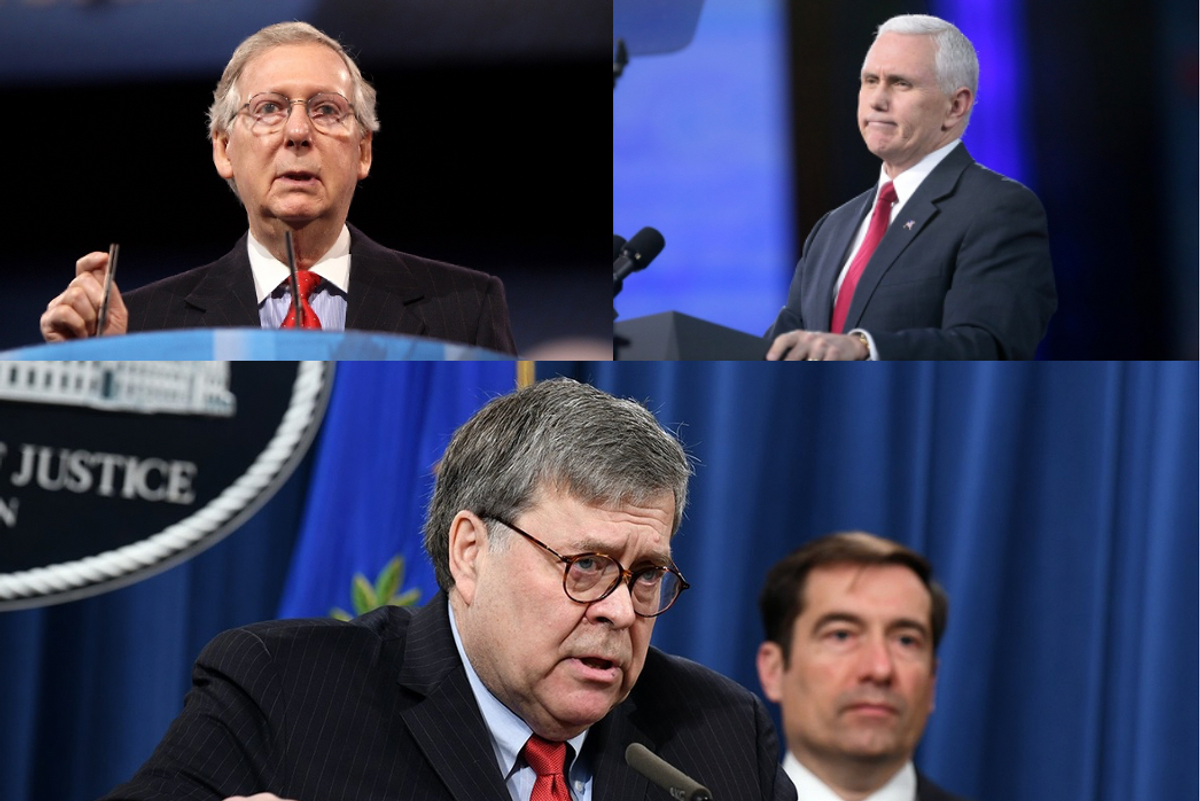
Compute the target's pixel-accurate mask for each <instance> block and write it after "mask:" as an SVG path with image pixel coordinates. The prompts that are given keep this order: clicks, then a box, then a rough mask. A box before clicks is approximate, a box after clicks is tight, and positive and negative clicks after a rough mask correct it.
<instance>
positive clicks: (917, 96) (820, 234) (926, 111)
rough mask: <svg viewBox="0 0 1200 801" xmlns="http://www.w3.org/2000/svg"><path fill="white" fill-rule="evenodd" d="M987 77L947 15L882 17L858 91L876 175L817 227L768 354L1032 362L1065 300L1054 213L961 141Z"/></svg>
mask: <svg viewBox="0 0 1200 801" xmlns="http://www.w3.org/2000/svg"><path fill="white" fill-rule="evenodd" d="M978 80H979V62H978V60H977V58H976V55H975V48H974V47H973V46H972V45H971V43H970V42H969V41H968V40H967V38H966V37H965V36H963V34H962V33H961V32H960V31H959V30H958V28H956V27H955V26H954V25H951V24H950V23H949V22H945V21H944V20H940V19H937V18H936V17H929V16H924V15H906V16H900V17H894V18H893V19H891V20H888V21H887V22H886V23H884V24H883V25H881V26H880V28H879V32H878V35H877V37H876V39H875V43H874V44H873V45H872V46H871V49H870V50H869V51H868V52H867V57H866V59H865V60H864V62H863V68H862V75H861V83H860V87H859V93H858V125H859V131H860V133H861V134H862V137H863V140H864V141H865V142H866V145H867V149H868V150H870V151H871V152H872V153H874V154H875V155H876V156H878V157H879V158H880V159H881V160H882V162H883V164H882V168H881V170H880V178H879V181H878V183H877V185H876V186H875V187H872V188H871V189H870V190H868V191H867V192H866V193H864V194H862V195H860V196H859V197H857V198H855V199H854V200H852V201H850V202H849V203H847V204H845V205H844V206H842V207H840V208H838V209H836V210H834V211H832V212H830V213H829V214H826V215H825V216H824V217H823V218H822V219H821V220H820V222H818V223H817V225H816V227H815V228H814V229H813V231H812V233H811V234H809V237H808V240H807V241H806V242H805V244H804V251H803V255H802V256H801V258H800V263H799V264H798V265H797V266H796V272H795V274H794V276H793V278H792V285H791V288H790V289H789V290H788V299H787V305H785V306H784V307H783V309H782V310H781V311H780V312H779V316H778V317H777V318H776V320H775V323H774V324H773V325H772V326H771V328H770V329H769V330H768V332H767V338H768V339H769V340H771V341H772V344H771V348H770V350H769V351H768V352H767V358H768V359H771V360H776V359H786V360H808V361H838V360H854V359H1032V358H1033V356H1034V352H1035V350H1036V349H1037V345H1038V342H1040V341H1041V339H1042V337H1043V336H1045V333H1046V326H1047V325H1048V324H1049V322H1050V315H1051V314H1053V313H1054V309H1055V307H1056V305H1057V296H1056V293H1055V289H1054V272H1053V270H1052V268H1051V264H1050V248H1049V241H1048V238H1047V237H1048V235H1047V230H1046V213H1045V210H1044V209H1043V208H1042V204H1041V203H1040V202H1039V201H1038V199H1037V197H1036V196H1035V195H1034V194H1033V192H1031V191H1029V190H1028V189H1026V188H1025V187H1024V186H1022V185H1021V184H1019V183H1017V182H1016V181H1013V180H1011V179H1009V178H1005V177H1004V176H1002V175H1000V174H998V173H995V172H992V171H991V170H988V169H986V168H985V167H983V166H982V165H980V164H978V163H976V162H975V160H974V159H973V158H971V156H970V154H969V153H968V152H967V149H966V147H965V146H964V145H963V143H962V135H963V132H964V131H965V130H966V128H967V121H968V120H969V118H970V116H971V108H972V105H973V103H974V99H975V93H976V89H977V85H978Z"/></svg>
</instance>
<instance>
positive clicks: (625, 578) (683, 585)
mask: <svg viewBox="0 0 1200 801" xmlns="http://www.w3.org/2000/svg"><path fill="white" fill-rule="evenodd" d="M483 519H484V520H495V521H496V522H497V523H500V524H501V525H503V526H506V527H507V528H511V529H512V530H513V531H515V532H517V533H518V534H520V535H521V536H522V537H524V538H525V539H527V540H529V541H530V542H532V543H533V544H534V545H537V546H538V547H540V548H542V549H543V550H544V551H546V552H547V553H549V554H551V555H552V556H554V557H555V558H557V559H558V560H559V561H560V562H562V563H563V565H565V567H563V579H562V585H563V593H564V594H565V595H566V596H567V598H569V599H570V600H571V602H572V603H577V604H582V605H585V606H586V605H587V604H594V603H596V602H597V601H603V600H604V599H605V598H607V597H608V596H610V595H612V594H613V591H614V590H616V589H617V587H619V586H621V585H622V584H624V585H625V586H627V587H628V588H629V598H630V602H631V604H632V601H633V581H634V579H636V578H637V576H636V575H635V574H634V572H633V571H632V570H626V569H625V565H623V564H621V562H620V561H619V560H618V559H617V558H616V557H615V556H609V555H608V554H606V553H601V552H599V551H588V552H586V553H580V554H575V555H573V556H563V555H562V554H560V553H559V552H558V551H556V550H554V549H553V548H551V547H550V546H549V545H547V544H546V543H544V542H542V541H541V540H539V539H538V538H537V537H535V536H533V535H532V534H530V533H529V532H528V531H525V530H523V529H521V528H519V527H517V526H515V525H513V524H512V523H510V522H508V521H507V520H505V519H504V518H502V517H496V516H495V515H483ZM591 556H603V557H604V558H605V559H609V560H611V561H612V563H613V564H614V565H616V566H617V570H618V571H619V572H618V573H617V579H616V581H614V582H613V583H612V586H610V587H609V588H608V589H607V590H605V591H604V593H603V594H602V595H601V596H600V597H599V598H593V599H592V600H590V601H581V600H579V599H578V598H576V597H574V596H573V595H571V593H570V592H569V591H568V590H567V574H568V573H569V572H570V570H571V566H572V565H574V564H575V563H576V562H577V561H579V560H580V559H586V558H588V557H591ZM667 561H668V562H669V564H665V565H658V564H656V565H654V567H655V568H657V569H660V570H664V571H666V572H668V573H674V574H675V578H677V579H679V590H678V591H677V592H676V593H675V597H674V598H672V599H671V602H670V603H669V604H667V605H666V606H664V607H663V608H662V609H659V610H658V611H657V612H655V613H654V614H653V615H644V614H642V613H641V612H639V611H638V610H637V609H634V610H633V613H634V614H635V615H637V616H638V617H644V618H655V617H658V616H659V615H661V614H662V613H663V612H665V611H667V610H668V609H670V608H671V607H672V606H674V605H675V602H676V601H678V600H679V596H681V595H683V591H684V590H686V589H688V588H690V587H691V586H692V585H691V584H689V583H688V580H687V579H685V578H684V577H683V573H681V572H680V570H679V568H678V567H676V566H675V562H674V561H672V560H670V559H668V560H667Z"/></svg>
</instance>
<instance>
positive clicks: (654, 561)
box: [563, 539, 672, 567]
mask: <svg viewBox="0 0 1200 801" xmlns="http://www.w3.org/2000/svg"><path fill="white" fill-rule="evenodd" d="M572 544H573V545H574V546H578V549H577V550H574V551H564V552H563V556H574V555H575V554H581V553H602V554H604V555H605V556H609V555H611V554H612V552H613V550H614V549H613V548H612V547H611V543H604V542H600V541H599V540H594V539H581V540H575V541H574V542H573V543H572ZM613 558H616V557H613ZM669 564H672V561H671V554H670V552H668V553H665V554H663V553H651V554H647V555H645V556H643V557H641V558H640V559H637V560H635V561H634V562H632V563H631V564H629V565H627V567H636V566H638V565H655V566H657V567H666V566H667V565H669Z"/></svg>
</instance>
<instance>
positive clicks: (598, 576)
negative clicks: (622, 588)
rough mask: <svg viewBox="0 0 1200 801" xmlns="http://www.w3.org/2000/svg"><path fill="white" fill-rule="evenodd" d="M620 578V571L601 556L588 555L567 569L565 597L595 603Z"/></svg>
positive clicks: (574, 561) (615, 564) (610, 561)
mask: <svg viewBox="0 0 1200 801" xmlns="http://www.w3.org/2000/svg"><path fill="white" fill-rule="evenodd" d="M620 576H621V569H620V568H619V567H617V563H616V562H614V561H613V560H612V559H610V558H609V557H607V556H604V555H603V554H588V555H587V556H581V557H579V558H578V559H575V560H573V561H572V562H571V564H570V566H568V567H567V580H566V583H565V586H566V588H567V595H569V596H571V597H572V598H574V599H575V600H576V601H583V602H588V601H595V600H597V599H599V598H600V596H602V595H604V594H605V593H607V592H608V590H609V588H610V587H612V586H613V584H615V583H616V581H617V579H619V578H620Z"/></svg>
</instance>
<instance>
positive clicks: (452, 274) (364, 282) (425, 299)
mask: <svg viewBox="0 0 1200 801" xmlns="http://www.w3.org/2000/svg"><path fill="white" fill-rule="evenodd" d="M349 228H350V282H351V283H350V293H349V297H348V298H347V305H346V328H347V329H358V330H364V331H386V332H388V333H392V334H406V335H411V336H422V337H431V338H433V339H441V340H445V341H448V342H464V343H466V344H468V345H477V346H479V347H482V348H491V349H492V350H498V351H501V352H503V353H513V354H515V353H516V352H517V349H516V345H515V344H514V343H513V336H512V330H511V329H510V328H509V323H508V306H507V304H506V303H505V301H504V285H503V284H502V283H501V282H500V279H499V278H496V277H494V276H490V275H486V274H484V273H481V272H476V271H475V270H468V269H467V268H465V267H456V266H455V265H453V264H445V263H443V262H438V261H431V260H429V259H423V258H421V257H420V256H412V255H409V254H407V253H400V252H399V251H395V250H390V249H388V248H385V247H383V246H382V245H379V244H377V243H375V242H372V241H371V240H370V239H368V238H367V237H366V236H365V235H363V233H362V232H361V231H359V230H358V229H357V228H355V227H354V226H349ZM247 236H248V234H247ZM123 298H124V300H125V305H126V306H127V307H128V308H129V331H130V332H134V331H157V330H160V329H164V328H218V327H228V326H249V327H252V328H258V327H260V326H261V322H260V321H259V317H258V302H257V300H256V298H255V294H254V277H253V275H252V273H251V272H250V256H249V254H248V253H247V250H246V236H243V237H242V238H241V239H240V240H238V243H237V245H235V246H234V248H233V250H231V251H230V252H229V253H226V254H225V255H224V256H222V257H221V258H220V259H217V260H216V261H214V262H213V263H212V264H206V265H204V266H203V267H197V268H195V269H193V270H188V271H187V272H185V273H180V274H179V275H173V276H171V277H169V278H164V279H162V280H160V281H155V282H154V283H152V284H147V285H146V286H144V287H140V288H138V289H134V290H132V291H130V292H126V293H124V294H123Z"/></svg>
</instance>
